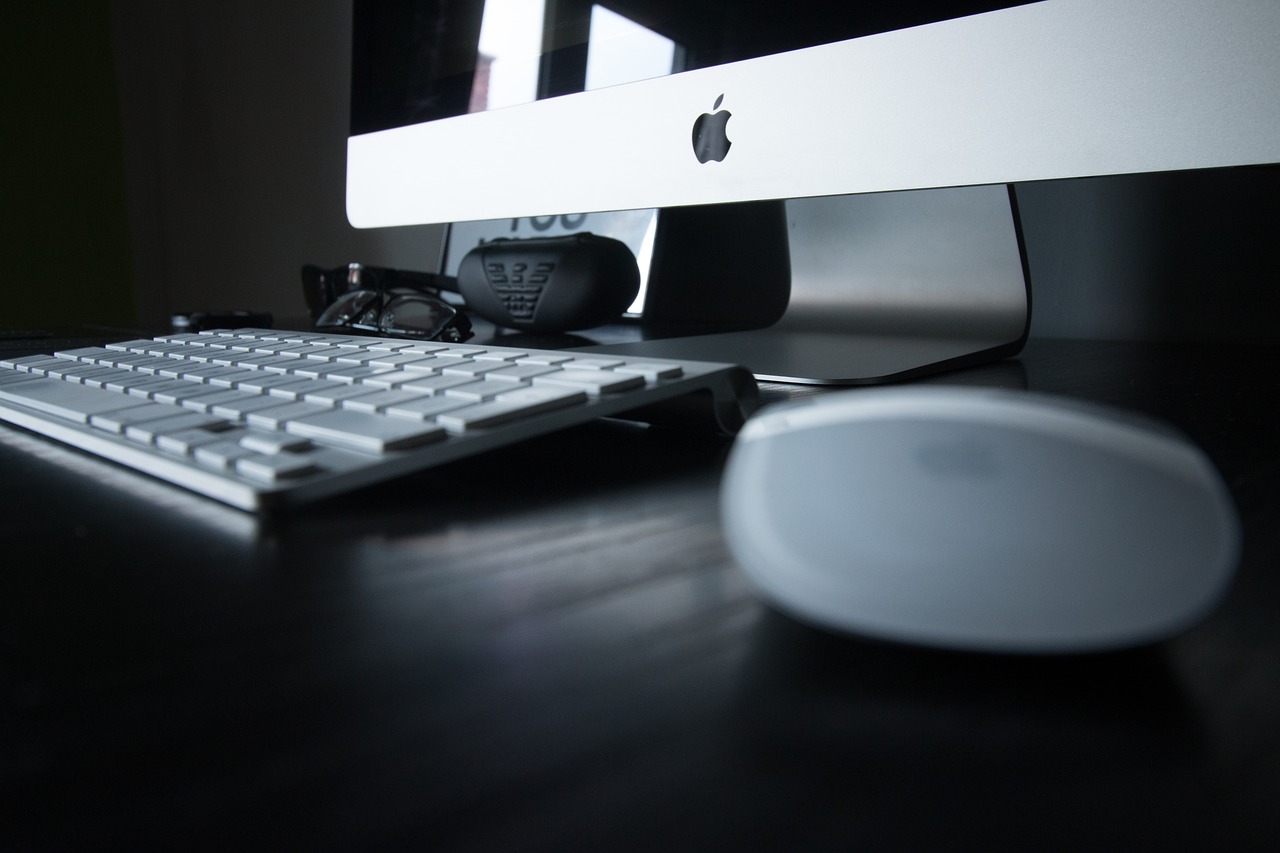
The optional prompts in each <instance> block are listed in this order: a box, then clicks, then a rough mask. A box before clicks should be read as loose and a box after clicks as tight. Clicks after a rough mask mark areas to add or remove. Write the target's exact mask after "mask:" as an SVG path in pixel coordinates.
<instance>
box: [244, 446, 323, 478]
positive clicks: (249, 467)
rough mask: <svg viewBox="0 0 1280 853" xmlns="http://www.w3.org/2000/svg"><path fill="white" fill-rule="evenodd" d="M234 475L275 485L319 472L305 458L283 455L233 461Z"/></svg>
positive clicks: (316, 467) (315, 466) (316, 466)
mask: <svg viewBox="0 0 1280 853" xmlns="http://www.w3.org/2000/svg"><path fill="white" fill-rule="evenodd" d="M235 466H236V473H237V474H240V475H241V476H244V477H248V478H250V479H253V480H259V481H261V482H264V483H276V482H279V481H281V480H289V479H294V478H297V477H303V476H305V475H307V474H314V473H316V472H317V471H319V470H320V467H319V466H318V465H316V463H315V462H314V461H313V460H311V459H309V458H308V457H306V456H297V455H294V454H290V453H283V454H280V455H278V456H245V457H243V458H240V459H237V460H236V461H235Z"/></svg>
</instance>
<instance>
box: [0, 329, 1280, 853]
mask: <svg viewBox="0 0 1280 853" xmlns="http://www.w3.org/2000/svg"><path fill="white" fill-rule="evenodd" d="M1277 367H1280V360H1277V358H1276V351H1275V350H1270V349H1263V350H1256V349H1255V350H1247V351H1245V350H1233V349H1226V348H1221V347H1157V346H1138V345H1124V344H1096V343H1093V344H1084V343H1063V342H1053V341H1038V340H1033V341H1031V342H1030V344H1029V345H1028V347H1027V349H1026V351H1025V353H1024V354H1023V356H1021V357H1020V358H1018V359H1016V360H1012V361H1006V362H1003V363H1000V364H996V365H990V366H987V367H983V368H975V369H971V370H968V371H964V372H962V373H957V374H953V375H950V376H947V377H942V378H939V379H937V380H935V381H941V382H951V383H970V384H987V385H1004V386H1011V387H1029V388H1033V389H1037V390H1044V391H1055V392H1064V393H1070V394H1075V395H1078V396H1082V397H1087V398H1092V399H1097V400H1102V401H1106V402H1111V403H1116V404H1120V405H1125V406H1130V407H1132V408H1135V409H1138V410H1142V411H1146V412H1148V413H1150V414H1154V415H1157V416H1161V417H1164V418H1166V419H1168V420H1171V421H1173V422H1174V423H1175V424H1177V425H1179V426H1180V427H1182V428H1183V429H1184V430H1185V431H1187V432H1188V433H1189V434H1190V435H1191V436H1192V437H1193V438H1194V439H1195V440H1196V441H1197V442H1199V443H1200V444H1201V445H1202V446H1204V447H1205V448H1206V450H1207V451H1208V452H1209V454H1210V455H1211V457H1213V459H1214V460H1215V461H1216V462H1217V463H1218V465H1219V466H1220V467H1221V469H1222V470H1223V472H1224V475H1225V477H1226V479H1227V481H1228V483H1229V484H1230V486H1231V488H1232V490H1233V493H1234V494H1235V496H1236V499H1237V501H1238V503H1239V505H1240V508H1241V513H1242V516H1243V518H1244V524H1245V549H1244V559H1243V564H1242V567H1241V571H1240V574H1239V577H1238V581H1237V583H1236V586H1235V588H1234V590H1233V592H1232V593H1231V595H1230V597H1229V598H1228V599H1227V601H1226V602H1225V603H1224V605H1223V606H1222V607H1221V608H1220V610H1219V611H1218V612H1217V613H1215V614H1214V615H1213V616H1212V617H1211V618H1210V619H1209V620H1208V621H1207V622H1205V623H1204V624H1203V625H1201V626H1200V627H1198V628H1196V629H1195V630H1193V631H1191V632H1190V633H1188V634H1186V635H1185V636H1183V637H1180V638H1178V639H1175V640H1173V641H1171V642H1168V643H1165V644H1162V645H1160V646H1158V647H1155V648H1149V649H1143V650H1138V651H1133V652H1126V653H1121V654H1109V655H1097V656H1088V657H1073V658H1065V659H1063V658H1031V659H1026V658H1001V657H988V656H977V655H963V654H954V653H943V652H935V651H926V650H918V649H912V648H904V647H898V646H891V645H884V644H878V643H873V642H868V641H863V640H858V639H853V638H846V637H836V636H831V635H827V634H823V633H820V632H817V631H814V630H811V629H808V628H805V627H802V626H800V625H797V624H795V623H793V622H791V621H788V620H787V619H785V618H783V617H781V616H778V615H776V614H774V613H772V612H770V611H769V610H767V609H766V608H764V607H762V606H761V605H760V604H759V603H758V602H757V601H756V599H755V598H754V597H753V596H752V594H751V592H750V591H749V590H748V588H747V587H746V585H745V583H744V581H743V579H742V578H741V577H740V575H739V574H738V572H737V570H736V569H735V568H734V566H733V565H732V564H731V562H730V560H729V558H728V556H727V555H726V551H725V546H724V543H723V540H722V537H721V532H720V526H719V522H718V518H717V500H718V498H717V488H718V481H719V474H720V470H721V465H722V463H723V459H724V455H725V453H726V452H727V450H728V445H727V444H726V443H724V442H720V441H715V440H710V439H701V438H691V437H688V436H681V435H671V434H661V433H657V432H654V431H649V430H643V429H638V428H630V427H627V426H619V425H609V424H599V425H593V426H590V427H587V428H582V429H577V430H574V431H572V432H568V433H564V434H561V435H557V436H552V437H549V438H547V439H544V440H538V441H532V442H529V443H528V444H526V445H524V446H521V447H518V448H513V449H510V450H507V451H503V452H500V453H495V454H493V455H491V456H489V457H486V458H483V459H476V460H470V461H465V462H461V463H457V464H454V465H451V466H449V467H447V468H444V469H442V470H438V471H436V472H433V473H429V474H426V475H422V476H417V477H412V478H408V479H405V480H402V481H400V482H396V483H393V484H388V485H385V486H381V487H378V488H374V489H370V490H368V491H366V492H363V493H361V494H359V495H354V496H350V497H348V498H346V499H342V500H335V501H330V502H328V503H325V504H322V505H318V506H315V507H312V508H310V509H308V510H307V511H306V512H303V513H298V514H296V515H292V516H282V517H278V518H271V519H265V520H258V519H255V518H253V517H251V516H248V515H244V514H242V513H239V512H237V511H234V510H229V509H223V508H222V507H220V506H217V505H214V504H212V503H210V502H208V501H205V500H203V499H200V498H197V497H193V496H189V495H187V494H185V493H183V492H180V491H177V490H174V489H172V488H170V487H167V486H163V485H159V484H155V483H152V482H149V481H147V480H144V479H141V478H137V477H134V476H133V475H131V474H127V473H125V472H122V471H120V470H118V469H115V468H112V467H110V466H107V465H105V464H102V463H99V462H96V461H94V460H91V459H87V458H86V457H84V456H82V455H80V454H78V453H75V452H72V451H68V450H64V449H61V448H58V447H55V446H53V445H50V444H46V443H44V442H43V441H40V440H38V439H36V438H33V437H30V436H27V435H25V434H23V433H19V432H15V431H13V430H10V429H2V430H0V485H2V488H0V530H3V542H4V549H5V556H4V558H3V569H0V686H2V692H0V848H3V849H6V850H9V849H14V850H26V849H99V848H111V849H130V850H136V849H146V848H157V849H177V848H189V847H192V846H195V847H204V846H209V847H216V848H220V849H231V848H242V847H249V846H260V845H261V843H262V842H265V843H267V844H270V845H271V846H273V847H277V848H280V849H308V848H316V847H328V848H364V849H379V848H382V849H385V848H409V849H432V850H437V849H439V850H569V849H583V850H606V849H615V848H618V847H622V848H638V849H779V850H821V849H836V850H843V849H871V850H874V849H886V848H897V849H949V848H970V849H992V848H1014V849H1055V848H1057V849H1071V850H1079V849H1085V848H1102V849H1126V848H1128V849H1132V848H1136V847H1138V846H1139V845H1141V846H1142V847H1144V848H1149V849H1277V845H1278V844H1280V810H1278V809H1277V808H1276V805H1275V798H1276V795H1277V793H1280V618H1278V617H1280V421H1278V420H1277V419H1276V416H1275V415H1274V414H1273V411H1274V409H1275V401H1276V400H1277V399H1280V395H1278V393H1277V392H1278V391H1280V379H1278V377H1280V372H1277ZM769 396H778V391H777V390H776V389H775V390H772V391H771V392H770V394H769ZM571 457H573V458H580V459H582V460H583V461H578V462H569V461H567V460H568V459H570V458H571ZM253 840H256V841H257V842H259V844H257V845H251V844H249V842H250V841H253Z"/></svg>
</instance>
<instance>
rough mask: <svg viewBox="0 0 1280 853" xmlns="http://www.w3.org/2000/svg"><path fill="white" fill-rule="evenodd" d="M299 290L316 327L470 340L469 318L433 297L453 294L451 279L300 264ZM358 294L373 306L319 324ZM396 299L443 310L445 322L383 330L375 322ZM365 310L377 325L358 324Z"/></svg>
mask: <svg viewBox="0 0 1280 853" xmlns="http://www.w3.org/2000/svg"><path fill="white" fill-rule="evenodd" d="M370 279H372V281H370ZM302 286H303V296H304V298H305V299H306V302H307V308H308V310H309V311H310V313H311V319H312V324H313V325H314V326H315V328H317V329H321V328H323V329H326V330H337V329H350V330H353V331H356V332H364V333H369V334H377V335H383V336H386V337H395V338H403V339H407V340H421V341H428V340H429V341H443V342H445V343H461V342H463V341H466V340H468V339H469V338H471V337H472V334H473V333H472V331H471V319H470V318H469V317H468V316H467V315H466V313H465V312H463V311H462V309H461V308H459V307H458V306H456V305H452V304H450V303H449V302H447V301H446V300H444V299H443V298H442V297H440V296H439V292H440V291H442V290H447V291H452V292H457V280H456V279H454V278H452V277H451V276H445V275H439V274H436V273H426V272H415V271H410V270H398V269H391V268H389V267H374V266H366V265H364V264H358V263H351V264H347V265H346V266H342V267H336V268H333V269H328V268H325V267H320V266H317V265H315V264H306V265H304V266H303V267H302ZM433 291H434V292H433ZM358 294H366V295H368V296H371V297H373V298H375V299H376V300H377V305H376V308H375V307H372V306H370V305H368V304H366V305H362V306H361V307H360V310H359V311H357V312H353V313H352V314H350V315H349V316H347V317H346V319H344V320H343V321H342V322H341V323H333V324H326V325H324V326H321V325H320V320H321V319H322V318H323V317H324V315H325V314H326V313H328V312H329V311H331V310H332V309H333V308H334V307H335V306H337V305H338V304H339V302H341V301H342V300H344V299H347V300H349V299H352V298H353V297H354V296H356V295H358ZM400 299H407V300H413V301H418V302H425V303H428V304H429V305H431V306H432V307H433V308H435V309H436V310H441V311H443V312H445V313H446V314H447V315H448V319H447V320H446V321H445V322H444V323H443V324H442V325H440V326H439V327H438V328H437V329H436V330H435V331H434V332H431V333H428V332H426V331H420V330H414V329H409V328H403V327H402V328H388V326H387V325H385V324H383V323H382V322H381V319H382V316H383V315H384V314H385V313H386V312H387V311H392V310H394V304H395V302H396V301H397V300H400ZM371 310H376V312H377V315H378V319H379V322H377V323H376V324H375V323H368V322H359V319H360V318H362V317H367V316H368V315H369V312H370V311H371Z"/></svg>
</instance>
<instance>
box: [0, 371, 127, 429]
mask: <svg viewBox="0 0 1280 853" xmlns="http://www.w3.org/2000/svg"><path fill="white" fill-rule="evenodd" d="M0 400H8V401H9V402H12V403H19V404H21V405H23V406H27V407H29V408H32V409H36V410H37V411H41V412H44V413H45V414H48V415H53V416H54V417H58V418H62V419H64V420H69V421H75V422H76V423H82V424H87V423H88V422H89V418H91V417H93V416H94V415H101V414H106V413H107V412H115V411H119V410H121V409H130V408H134V407H136V406H145V405H147V402H146V401H145V400H141V399H139V398H137V397H130V396H128V395H126V394H116V393H114V392H111V391H106V390H104V389H102V388H90V387H89V386H87V385H80V384H77V383H75V382H64V381H62V380H61V379H49V378H46V377H36V378H33V379H31V380H30V381H29V382H14V383H12V384H9V385H3V386H0Z"/></svg>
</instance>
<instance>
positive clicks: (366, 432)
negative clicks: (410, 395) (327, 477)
mask: <svg viewBox="0 0 1280 853" xmlns="http://www.w3.org/2000/svg"><path fill="white" fill-rule="evenodd" d="M284 428H285V431H286V432H289V433H292V434H293V435H300V436H303V437H305V438H310V439H314V440H315V441H317V442H319V443H321V444H332V445H334V446H337V447H347V448H350V449H352V450H361V451H364V452H365V453H386V452H387V451H389V450H401V449H404V448H408V447H415V446H417V445H419V444H426V443H428V442H431V441H439V440H440V439H443V438H444V437H445V435H446V433H445V431H444V429H443V428H441V427H439V426H436V425H435V424H427V423H418V422H416V421H411V420H408V419H407V418H395V419H393V418H383V417H378V416H377V415H369V414H365V413H364V412H352V411H349V410H346V409H334V410H333V411H330V412H322V413H321V414H318V415H311V416H309V417H305V418H302V419H301V420H296V421H289V422H288V423H287V424H285V427H284Z"/></svg>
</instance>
